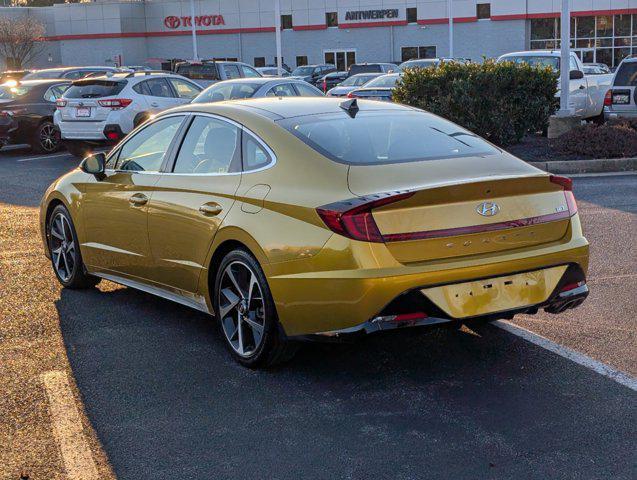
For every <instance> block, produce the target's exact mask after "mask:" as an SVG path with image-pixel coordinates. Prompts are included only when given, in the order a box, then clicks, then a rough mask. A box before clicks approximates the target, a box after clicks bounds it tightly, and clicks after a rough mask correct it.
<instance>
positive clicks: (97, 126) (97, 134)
mask: <svg viewBox="0 0 637 480" xmlns="http://www.w3.org/2000/svg"><path fill="white" fill-rule="evenodd" d="M56 125H57V127H58V128H59V129H60V135H61V137H62V140H97V141H106V136H105V135H104V127H106V122H64V121H59V122H56Z"/></svg>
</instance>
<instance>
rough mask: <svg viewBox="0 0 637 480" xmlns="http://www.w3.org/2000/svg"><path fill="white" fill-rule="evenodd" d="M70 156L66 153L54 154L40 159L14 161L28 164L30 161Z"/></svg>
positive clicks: (28, 158) (30, 158)
mask: <svg viewBox="0 0 637 480" xmlns="http://www.w3.org/2000/svg"><path fill="white" fill-rule="evenodd" d="M70 156H71V154H70V153H68V152H65V153H54V154H51V155H43V156H41V157H27V158H20V159H19V160H16V161H17V162H30V161H31V160H48V159H50V158H60V157H70Z"/></svg>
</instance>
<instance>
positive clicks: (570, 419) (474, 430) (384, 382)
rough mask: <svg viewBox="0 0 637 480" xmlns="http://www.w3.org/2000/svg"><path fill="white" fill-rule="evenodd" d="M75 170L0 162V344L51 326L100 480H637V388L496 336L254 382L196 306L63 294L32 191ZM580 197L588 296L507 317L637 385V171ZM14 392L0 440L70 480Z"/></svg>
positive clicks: (501, 333) (343, 354)
mask: <svg viewBox="0 0 637 480" xmlns="http://www.w3.org/2000/svg"><path fill="white" fill-rule="evenodd" d="M76 164H77V160H75V159H73V158H72V157H70V156H69V155H67V154H64V153H61V154H59V155H57V156H44V157H42V156H34V155H29V154H28V153H27V152H24V151H21V150H16V151H13V152H8V153H5V152H4V151H3V152H0V208H1V210H0V211H2V212H3V213H2V217H1V218H2V224H3V230H4V233H3V234H2V237H0V239H1V240H2V241H3V246H2V249H1V250H2V251H1V252H0V254H1V255H0V261H2V270H1V273H0V281H1V282H2V283H3V286H2V290H3V291H4V292H8V293H9V294H10V295H3V299H2V300H0V317H4V318H6V319H7V320H8V321H7V322H6V325H9V326H10V327H11V328H14V329H15V330H16V331H18V333H17V334H13V333H12V332H8V333H7V331H4V332H3V331H2V330H0V334H2V336H0V342H2V341H3V336H6V337H7V338H9V336H10V334H11V335H13V336H12V337H11V338H12V339H13V340H12V341H14V342H23V343H24V342H30V341H32V340H33V339H32V338H30V337H29V335H35V336H36V337H38V338H40V337H41V336H42V335H43V332H48V335H50V336H51V335H56V334H57V335H59V334H61V338H60V340H59V341H60V342H62V341H63V345H64V348H65V351H66V355H67V356H68V361H69V363H70V369H71V370H70V371H72V373H73V375H74V378H75V382H76V384H77V388H78V392H76V395H77V398H78V399H81V401H82V403H83V408H84V409H85V412H86V418H87V419H88V420H89V421H90V424H91V425H92V427H93V429H94V432H95V435H93V433H92V432H91V433H90V434H88V435H87V437H88V442H89V444H90V448H91V451H92V453H93V456H94V458H95V461H96V462H97V463H98V470H99V472H100V476H99V478H107V476H108V475H110V474H111V473H110V470H109V468H108V467H107V466H105V465H104V463H105V462H106V460H105V459H106V458H108V462H110V466H111V467H112V471H113V472H114V474H115V475H116V476H117V478H120V479H137V478H153V479H175V478H180V479H191V478H192V479H199V478H247V477H252V478H276V479H285V478H290V479H296V478H310V479H314V478H317V479H323V478H325V479H336V478H338V479H341V478H351V479H413V478H445V479H446V478H471V479H474V478H542V479H544V478H564V479H571V478H572V479H589V478H590V479H593V478H594V479H602V478H604V479H605V478H613V479H632V478H634V477H635V471H636V469H637V453H636V451H635V443H636V441H637V393H636V392H635V390H634V389H631V388H628V387H627V386H625V385H622V384H620V383H618V382H616V381H614V380H612V379H611V378H609V377H607V376H604V375H600V374H599V373H597V372H595V371H593V370H591V369H590V368H587V367H586V366H583V365H581V364H578V363H576V362H573V361H572V360H569V359H567V358H564V357H563V356H560V355H557V354H556V353H553V352H551V351H548V350H547V349H545V348H542V347H541V346H538V345H535V344H533V343H530V342H528V341H527V340H525V339H523V338H521V337H519V336H516V335H514V334H512V333H510V332H508V331H505V330H503V329H501V328H497V327H496V326H491V325H490V326H485V327H482V328H480V329H478V330H475V331H474V330H469V329H463V330H462V331H459V332H454V331H450V330H446V329H438V330H430V331H426V332H419V331H403V332H399V333H398V334H394V335H390V336H370V337H369V338H367V339H365V340H364V341H361V342H357V343H353V344H344V345H341V344H312V345H307V346H306V347H305V348H303V349H302V351H301V352H300V353H299V355H298V356H297V357H296V358H295V360H294V361H293V362H292V363H290V364H288V365H285V366H283V367H280V368H278V369H276V370H271V371H267V372H263V371H250V370H246V369H244V368H242V367H239V366H238V365H237V364H235V363H234V362H233V361H232V359H231V358H230V356H229V355H228V354H227V353H226V351H225V349H224V345H223V343H222V340H221V338H220V336H219V334H218V332H217V331H216V329H215V328H214V325H213V324H212V322H211V321H210V319H209V318H208V317H206V316H205V315H203V314H200V313H198V312H195V311H192V310H190V309H188V308H186V307H182V306H179V305H176V304H172V303H170V302H168V301H165V300H162V299H159V298H155V297H153V296H150V295H147V294H145V293H141V292H137V291H134V290H131V289H127V288H123V287H119V286H115V285H113V284H111V283H109V282H102V283H101V284H100V286H99V288H98V289H95V290H92V291H68V290H65V291H61V290H60V288H59V287H58V285H57V283H56V281H55V278H54V275H53V273H52V271H51V270H50V268H49V265H48V263H47V261H46V259H45V258H44V257H43V256H42V255H41V247H40V244H39V239H38V238H33V237H34V235H36V233H37V229H36V225H34V222H35V221H36V219H37V210H36V209H37V204H38V203H39V200H40V197H41V195H42V192H43V191H44V189H45V188H46V187H47V186H48V184H49V183H50V182H51V181H52V180H53V179H54V178H55V177H57V176H58V175H59V174H60V173H62V172H64V171H66V170H68V169H70V168H73V167H74V166H75V165H76ZM575 194H576V196H577V198H578V202H579V208H580V214H581V216H582V220H583V225H584V228H585V233H586V235H587V237H588V239H589V241H590V242H591V245H592V247H591V270H590V272H589V285H590V286H591V295H590V297H589V299H588V301H587V302H586V303H585V304H584V305H583V306H582V307H580V308H579V309H577V310H573V311H571V312H568V313H566V314H563V315H561V316H551V315H548V314H544V313H543V314H540V315H538V316H536V317H533V318H528V317H521V318H516V319H515V320H514V324H515V325H518V326H521V327H524V328H525V329H528V330H530V331H532V332H535V333H537V334H540V335H542V336H543V337H546V338H547V339H549V340H550V341H552V342H554V344H556V345H558V346H563V347H566V348H568V349H571V350H573V351H576V352H580V353H582V354H586V355H588V356H589V357H591V358H592V359H594V360H596V361H599V362H602V363H603V364H605V365H608V366H610V367H612V368H614V369H615V370H617V371H619V372H623V373H625V374H627V375H629V376H637V335H636V334H635V332H636V330H637V329H636V327H637V321H636V317H637V283H636V281H635V280H636V279H637V249H635V240H634V239H635V234H636V233H637V222H636V219H637V175H623V176H596V177H585V178H577V179H576V180H575ZM43 319H48V320H46V322H48V323H44V322H45V320H43ZM33 325H35V326H33ZM53 326H55V328H59V333H57V332H56V331H55V329H54V328H53ZM0 328H6V327H1V326H0ZM27 334H28V335H27ZM55 341H56V340H55V339H53V340H50V342H51V343H55ZM11 348H12V350H11V351H10V352H8V350H7V349H6V347H5V348H3V347H2V344H1V343H0V377H3V376H5V373H4V372H5V370H3V367H2V360H3V359H13V356H12V355H17V354H16V353H15V352H18V351H19V349H20V346H18V345H17V344H16V343H14V344H12V345H11ZM37 348H38V349H39V348H43V351H42V352H41V354H42V355H46V345H39V346H37ZM37 351H38V352H39V350H37ZM38 354H40V353H38ZM33 355H35V353H34V354H33ZM33 355H32V356H33ZM16 358H17V357H16ZM15 361H16V362H17V360H15ZM47 362H48V363H47ZM56 362H57V364H56ZM64 362H66V360H65V359H60V358H56V359H55V360H51V359H49V360H47V361H46V362H43V364H47V365H45V367H46V368H52V367H51V365H53V364H56V365H57V366H56V368H58V367H59V368H65V367H64V364H65V363H64ZM49 364H51V365H49ZM53 366H55V365H53ZM43 368H44V367H43ZM6 371H9V372H10V373H11V374H13V375H15V370H11V365H9V367H8V370H6ZM21 388H22V390H21V391H20V392H15V391H14V390H13V389H12V390H11V391H10V392H9V395H8V396H7V398H8V400H4V401H3V400H0V414H2V416H4V418H7V416H8V417H9V418H10V423H11V424H12V426H10V427H6V426H5V427H2V426H1V425H0V428H2V429H0V434H1V433H2V432H6V433H7V434H8V435H9V439H10V445H11V448H13V449H17V448H25V449H28V448H33V449H34V451H33V453H32V454H24V455H26V457H24V456H23V457H19V455H18V456H17V457H12V458H28V459H31V458H32V459H33V460H32V462H33V465H34V466H32V467H31V468H32V471H34V472H35V471H37V472H45V474H44V476H40V477H38V476H36V475H32V476H31V478H63V477H57V476H53V475H49V476H46V472H48V470H46V466H45V465H40V464H39V463H37V462H38V460H37V459H38V458H41V459H44V458H50V459H51V460H50V461H51V462H55V461H56V449H55V444H54V442H52V443H51V444H49V443H46V442H47V440H46V439H44V437H45V436H46V433H47V428H50V427H47V426H46V421H47V413H46V412H47V410H46V406H44V407H43V406H42V405H40V404H39V403H36V404H34V405H35V406H34V409H35V411H36V412H39V413H37V414H34V415H30V416H23V418H22V420H16V419H14V418H13V416H15V415H16V413H15V412H20V411H21V410H20V409H24V408H26V407H24V403H25V402H27V403H28V400H25V401H18V400H16V399H15V398H14V396H17V395H20V394H22V395H25V391H24V389H30V388H36V389H37V385H36V383H34V382H25V383H24V384H23V385H22V386H21ZM33 395H34V398H35V399H36V400H37V399H38V398H40V397H41V394H40V393H37V392H36V393H33ZM41 400H42V403H45V402H46V398H43V399H41ZM2 402H3V403H2ZM20 421H21V422H30V421H33V422H43V426H41V427H37V428H36V427H33V428H34V429H35V430H34V431H36V432H38V436H39V437H38V438H40V437H41V438H42V442H43V443H46V448H44V447H43V448H42V449H40V450H41V451H38V449H37V445H35V446H31V445H29V444H28V441H27V440H25V439H26V438H27V437H25V435H24V432H21V428H22V426H21V425H19V423H20ZM16 422H17V423H18V425H16V424H15V423H16ZM0 423H2V421H1V420H0ZM25 428H26V427H25ZM85 428H86V429H87V430H89V431H90V426H89V425H88V424H87V425H85ZM0 438H3V436H2V435H0ZM12 441H13V443H11V442H12ZM16 442H17V443H16ZM100 443H101V447H100V446H99V444H100ZM17 444H19V446H20V447H18V446H17ZM102 449H103V451H102ZM0 450H2V448H0ZM43 452H44V453H43ZM104 454H105V455H104ZM2 455H3V454H2V453H0V460H3V457H2ZM38 455H39V457H38ZM7 458H9V457H7ZM39 461H40V463H43V462H44V460H39ZM13 462H14V463H15V462H16V461H15V460H13ZM57 462H58V463H59V460H57ZM2 463H3V462H0V464H2ZM14 467H15V468H18V467H20V465H14ZM53 470H54V468H53V469H52V470H51V471H53ZM13 471H15V469H14V470H11V473H13ZM102 472H104V473H103V474H101V473H102ZM0 473H2V470H0ZM0 477H1V475H0ZM2 478H4V477H2ZM7 478H9V477H7ZM11 478H13V477H11ZM15 478H18V477H15Z"/></svg>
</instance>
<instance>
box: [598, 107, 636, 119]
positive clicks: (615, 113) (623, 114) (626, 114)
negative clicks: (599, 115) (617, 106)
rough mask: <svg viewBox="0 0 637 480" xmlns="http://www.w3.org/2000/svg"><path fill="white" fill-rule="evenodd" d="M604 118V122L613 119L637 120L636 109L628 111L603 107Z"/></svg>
mask: <svg viewBox="0 0 637 480" xmlns="http://www.w3.org/2000/svg"><path fill="white" fill-rule="evenodd" d="M604 118H605V119H606V120H612V119H613V118H637V107H635V108H634V110H630V111H627V110H626V111H621V110H612V109H610V108H608V107H604Z"/></svg>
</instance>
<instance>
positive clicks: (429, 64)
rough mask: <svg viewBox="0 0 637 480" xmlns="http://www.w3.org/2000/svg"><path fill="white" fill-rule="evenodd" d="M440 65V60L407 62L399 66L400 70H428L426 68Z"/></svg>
mask: <svg viewBox="0 0 637 480" xmlns="http://www.w3.org/2000/svg"><path fill="white" fill-rule="evenodd" d="M439 63H440V60H435V59H431V60H409V61H407V62H405V63H401V64H400V68H401V70H402V69H405V68H428V67H435V66H437V65H438V64H439Z"/></svg>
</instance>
